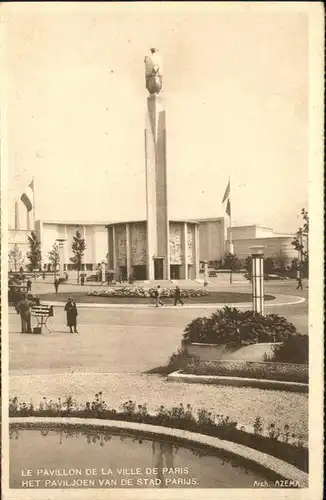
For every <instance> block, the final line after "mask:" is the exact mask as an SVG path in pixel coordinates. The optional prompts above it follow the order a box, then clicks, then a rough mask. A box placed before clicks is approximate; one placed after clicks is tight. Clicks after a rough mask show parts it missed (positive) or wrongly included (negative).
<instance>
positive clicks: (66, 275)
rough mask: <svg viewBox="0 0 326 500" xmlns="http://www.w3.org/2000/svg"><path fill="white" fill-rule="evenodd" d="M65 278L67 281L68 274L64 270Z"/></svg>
mask: <svg viewBox="0 0 326 500" xmlns="http://www.w3.org/2000/svg"><path fill="white" fill-rule="evenodd" d="M65 278H66V281H68V278H69V274H68V273H67V271H66V272H65Z"/></svg>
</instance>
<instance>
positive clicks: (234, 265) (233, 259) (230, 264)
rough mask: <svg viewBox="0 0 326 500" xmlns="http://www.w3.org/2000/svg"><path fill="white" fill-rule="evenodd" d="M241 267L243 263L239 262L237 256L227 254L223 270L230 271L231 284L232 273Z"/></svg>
mask: <svg viewBox="0 0 326 500" xmlns="http://www.w3.org/2000/svg"><path fill="white" fill-rule="evenodd" d="M240 267H241V262H240V261H239V259H238V257H237V256H236V255H235V254H232V253H226V254H225V255H224V258H223V268H224V269H230V283H232V273H233V272H234V271H235V270H237V269H240Z"/></svg>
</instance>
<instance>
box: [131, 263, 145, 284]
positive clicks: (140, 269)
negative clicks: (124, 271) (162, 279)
mask: <svg viewBox="0 0 326 500" xmlns="http://www.w3.org/2000/svg"><path fill="white" fill-rule="evenodd" d="M131 274H132V275H133V277H134V278H135V280H136V281H143V280H146V266H133V270H132V272H131ZM128 278H129V276H128Z"/></svg>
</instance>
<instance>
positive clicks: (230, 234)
mask: <svg viewBox="0 0 326 500" xmlns="http://www.w3.org/2000/svg"><path fill="white" fill-rule="evenodd" d="M229 184H230V196H229V203H230V215H229V253H231V254H232V255H233V254H234V249H233V243H232V204H231V176H229Z"/></svg>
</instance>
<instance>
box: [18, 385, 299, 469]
mask: <svg viewBox="0 0 326 500" xmlns="http://www.w3.org/2000/svg"><path fill="white" fill-rule="evenodd" d="M9 416H10V417H30V416H34V417H79V418H85V419H87V418H98V419H106V420H124V421H129V422H140V423H147V424H152V425H161V426H165V427H170V428H175V429H183V430H188V431H192V432H198V433H201V434H205V435H208V436H214V437H219V438H221V439H226V440H229V441H233V442H236V443H239V444H243V445H245V446H249V447H251V448H254V449H256V450H259V451H262V452H263V453H267V454H270V455H272V456H274V457H277V458H280V459H282V460H285V461H286V462H288V463H290V464H292V465H294V466H295V467H298V468H299V469H301V470H303V471H305V472H307V471H308V448H307V447H306V446H304V445H303V441H302V436H296V435H294V434H293V433H291V431H290V426H289V425H288V424H285V425H284V429H279V428H276V427H275V424H274V423H273V422H270V423H269V424H268V426H267V428H266V429H264V425H263V423H262V420H261V418H260V417H259V416H257V417H256V419H255V421H254V423H253V428H254V433H249V432H246V431H245V430H244V429H243V428H240V429H238V428H237V422H235V421H232V420H231V419H230V418H229V417H228V416H225V415H221V414H215V415H214V414H212V413H211V412H208V411H207V410H206V409H205V408H200V409H198V410H197V412H196V414H195V415H194V413H193V409H192V407H191V405H189V404H187V405H186V406H184V405H183V404H182V403H180V405H179V406H175V407H172V408H166V407H165V406H164V405H161V406H159V407H157V409H156V411H155V413H154V414H150V413H148V410H147V406H146V403H145V404H143V405H137V404H136V403H135V402H134V401H131V400H130V401H126V402H125V403H123V404H122V405H121V407H120V410H115V409H112V408H110V407H109V406H108V405H107V403H106V402H105V401H104V400H103V398H102V392H99V393H98V394H95V399H94V400H93V401H91V402H90V401H87V402H86V403H84V404H78V403H77V402H76V401H74V400H73V398H72V397H71V396H69V397H67V398H66V399H65V400H61V399H60V398H59V399H58V400H57V401H52V400H47V398H46V397H44V398H43V400H42V401H41V403H40V404H39V405H38V406H36V407H34V406H33V404H32V403H29V404H26V403H25V402H19V401H18V398H17V397H14V398H13V399H11V400H10V401H9Z"/></svg>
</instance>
